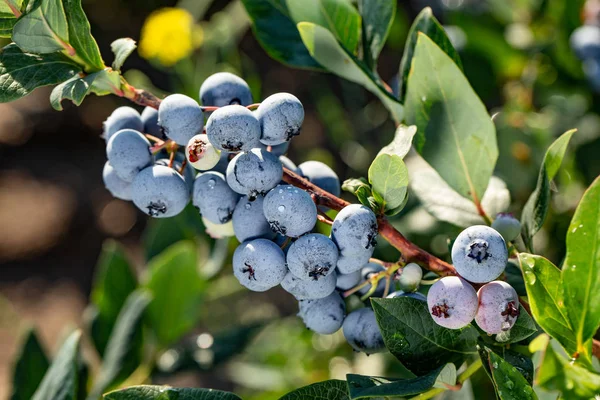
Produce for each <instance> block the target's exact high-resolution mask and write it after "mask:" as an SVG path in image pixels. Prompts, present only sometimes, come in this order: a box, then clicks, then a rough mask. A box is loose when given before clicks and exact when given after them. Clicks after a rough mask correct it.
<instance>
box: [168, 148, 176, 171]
mask: <svg viewBox="0 0 600 400" xmlns="http://www.w3.org/2000/svg"><path fill="white" fill-rule="evenodd" d="M174 161H175V152H174V151H172V152H171V155H170V156H169V168H173V162H174Z"/></svg>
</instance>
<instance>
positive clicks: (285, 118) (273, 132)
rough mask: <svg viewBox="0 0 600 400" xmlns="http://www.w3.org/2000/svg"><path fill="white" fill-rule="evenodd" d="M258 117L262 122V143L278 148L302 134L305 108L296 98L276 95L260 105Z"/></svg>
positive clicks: (284, 94) (257, 112)
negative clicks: (277, 146)
mask: <svg viewBox="0 0 600 400" xmlns="http://www.w3.org/2000/svg"><path fill="white" fill-rule="evenodd" d="M256 116H257V118H258V121H259V122H260V129H261V137H260V141H261V142H262V143H263V144H266V145H268V146H276V145H280V144H282V143H285V142H289V141H290V139H291V138H293V137H294V136H296V135H299V134H300V128H301V127H302V122H304V107H303V106H302V103H301V102H300V100H298V98H297V97H296V96H294V95H292V94H289V93H276V94H274V95H271V96H269V97H267V98H266V99H264V100H263V101H262V102H261V103H260V106H259V107H258V109H257V110H256Z"/></svg>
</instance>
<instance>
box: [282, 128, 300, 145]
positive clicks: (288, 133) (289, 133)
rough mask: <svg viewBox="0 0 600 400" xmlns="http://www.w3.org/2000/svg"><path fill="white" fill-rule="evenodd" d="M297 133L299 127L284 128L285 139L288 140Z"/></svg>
mask: <svg viewBox="0 0 600 400" xmlns="http://www.w3.org/2000/svg"><path fill="white" fill-rule="evenodd" d="M299 134H300V128H298V129H294V128H287V129H286V130H285V140H286V141H288V142H289V141H290V139H292V138H293V137H294V136H298V135H299Z"/></svg>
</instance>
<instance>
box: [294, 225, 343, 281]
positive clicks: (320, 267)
mask: <svg viewBox="0 0 600 400" xmlns="http://www.w3.org/2000/svg"><path fill="white" fill-rule="evenodd" d="M337 260H338V248H337V246H336V245H335V244H334V243H333V242H332V241H331V240H330V239H329V238H328V237H327V236H325V235H321V234H320V233H309V234H307V235H304V236H302V237H300V238H299V239H298V240H296V241H295V242H294V243H292V245H291V246H290V249H289V250H288V253H287V265H288V268H289V269H290V272H291V273H292V274H294V276H295V277H297V278H300V279H304V280H315V281H316V280H319V279H323V278H325V277H326V276H327V275H329V274H331V273H333V271H334V270H335V266H336V264H337Z"/></svg>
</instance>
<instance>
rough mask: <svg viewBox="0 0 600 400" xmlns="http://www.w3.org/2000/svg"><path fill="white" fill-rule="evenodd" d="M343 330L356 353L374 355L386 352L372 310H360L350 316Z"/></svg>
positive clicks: (347, 317)
mask: <svg viewBox="0 0 600 400" xmlns="http://www.w3.org/2000/svg"><path fill="white" fill-rule="evenodd" d="M342 330H343V331H344V337H345V338H346V341H347V342H348V343H349V344H350V346H352V348H353V349H354V350H356V351H362V352H364V353H367V354H373V353H379V352H381V351H384V350H385V343H384V342H383V336H381V331H380V330H379V326H378V325H377V320H376V318H375V313H374V312H373V310H371V309H370V308H359V309H358V310H355V311H352V312H351V313H350V314H348V315H347V316H346V319H345V320H344V324H343V325H342Z"/></svg>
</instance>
